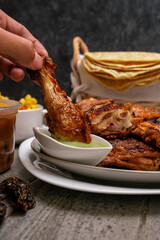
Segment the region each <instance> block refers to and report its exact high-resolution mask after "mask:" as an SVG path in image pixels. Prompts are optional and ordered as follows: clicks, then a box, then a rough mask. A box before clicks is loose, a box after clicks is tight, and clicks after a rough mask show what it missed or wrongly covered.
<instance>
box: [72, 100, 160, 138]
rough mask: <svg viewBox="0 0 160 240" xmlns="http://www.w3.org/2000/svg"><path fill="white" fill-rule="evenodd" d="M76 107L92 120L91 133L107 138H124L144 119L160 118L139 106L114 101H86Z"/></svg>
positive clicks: (151, 111) (153, 112) (157, 114)
mask: <svg viewBox="0 0 160 240" xmlns="http://www.w3.org/2000/svg"><path fill="white" fill-rule="evenodd" d="M76 106H77V107H78V108H79V109H81V110H83V111H85V112H86V114H87V115H88V116H89V119H90V120H91V131H92V133H94V134H97V135H100V136H102V137H105V138H122V137H125V136H128V134H129V133H130V132H131V131H132V130H133V129H135V128H136V126H137V124H138V123H140V122H142V121H143V120H144V119H152V118H158V117H160V112H157V111H155V110H154V109H149V108H143V107H142V106H140V105H138V104H131V103H126V104H118V103H114V100H113V99H106V100H98V99H94V98H90V99H85V100H82V101H80V102H78V103H76Z"/></svg>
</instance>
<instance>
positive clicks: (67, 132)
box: [27, 57, 91, 143]
mask: <svg viewBox="0 0 160 240" xmlns="http://www.w3.org/2000/svg"><path fill="white" fill-rule="evenodd" d="M54 69H55V65H54V63H53V62H52V59H51V58H48V57H45V58H44V59H43V67H42V69H41V70H38V71H32V70H30V69H28V70H27V73H28V74H29V76H30V78H31V79H32V80H37V81H38V82H39V83H40V85H41V87H42V91H43V95H44V102H45V106H46V109H47V111H48V114H47V115H46V120H47V125H48V127H49V131H50V132H51V133H52V134H53V135H54V136H55V137H56V138H65V139H68V140H70V141H79V142H84V143H89V142H90V141H91V138H90V133H91V129H90V121H89V118H88V116H87V115H86V114H85V113H84V112H83V111H81V110H80V109H78V108H77V107H76V106H75V105H74V104H73V103H72V101H71V100H70V98H69V97H68V96H67V94H66V92H64V91H62V90H61V88H60V87H59V85H58V83H57V80H56V78H55V74H54Z"/></svg>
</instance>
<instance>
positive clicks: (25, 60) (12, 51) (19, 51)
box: [0, 28, 42, 70]
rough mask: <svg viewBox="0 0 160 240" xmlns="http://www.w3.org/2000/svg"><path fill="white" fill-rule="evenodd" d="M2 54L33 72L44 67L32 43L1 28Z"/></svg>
mask: <svg viewBox="0 0 160 240" xmlns="http://www.w3.org/2000/svg"><path fill="white" fill-rule="evenodd" d="M0 54H1V55H4V56H7V57H8V58H9V59H12V61H13V62H15V63H16V64H17V63H18V64H19V65H21V66H24V67H27V68H30V69H32V70H37V69H40V68H41V67H42V58H41V57H40V55H39V54H38V53H37V52H36V51H35V49H34V46H33V43H32V42H31V41H29V40H27V39H25V38H23V37H20V36H18V35H15V34H13V33H10V32H8V31H6V30H4V29H2V28H0Z"/></svg>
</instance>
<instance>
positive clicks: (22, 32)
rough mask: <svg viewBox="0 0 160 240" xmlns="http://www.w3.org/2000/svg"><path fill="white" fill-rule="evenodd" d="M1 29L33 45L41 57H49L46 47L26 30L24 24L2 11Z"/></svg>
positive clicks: (0, 16) (0, 14)
mask: <svg viewBox="0 0 160 240" xmlns="http://www.w3.org/2000/svg"><path fill="white" fill-rule="evenodd" d="M0 27H2V28H3V29H6V30H7V31H8V32H11V33H14V34H16V35H18V36H21V37H23V38H25V39H28V40H29V41H31V42H32V43H33V47H34V49H35V51H37V52H38V54H39V55H40V56H48V52H47V50H46V49H45V48H44V46H43V45H42V44H41V43H40V42H39V41H38V40H37V39H36V38H35V37H34V36H33V35H32V34H31V33H30V32H29V31H28V30H27V28H25V27H24V26H23V25H22V24H20V23H18V22H17V21H15V20H14V19H13V18H11V17H9V16H8V15H7V14H6V13H4V12H3V11H2V10H0Z"/></svg>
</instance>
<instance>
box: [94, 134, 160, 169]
mask: <svg viewBox="0 0 160 240" xmlns="http://www.w3.org/2000/svg"><path fill="white" fill-rule="evenodd" d="M110 143H111V144H112V146H113V149H112V150H111V152H110V153H109V154H108V156H107V157H106V158H105V159H104V160H103V161H102V162H101V163H99V164H98V166H99V167H113V166H116V167H119V168H124V169H132V170H146V171H156V170H158V168H159V165H160V152H159V151H158V150H157V148H156V147H153V146H150V145H148V144H145V143H143V142H142V141H138V140H136V139H133V138H129V139H124V140H122V139H114V140H113V139H112V140H110Z"/></svg>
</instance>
